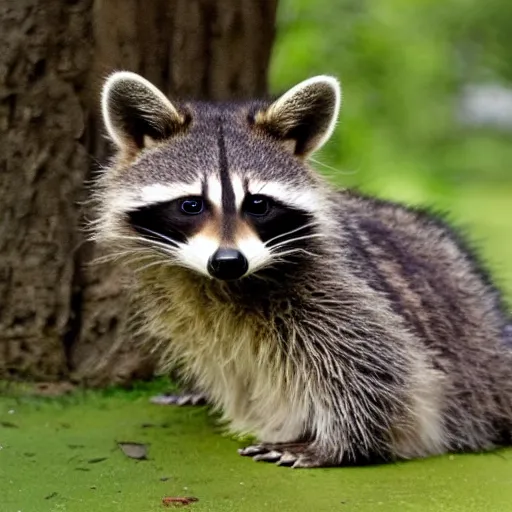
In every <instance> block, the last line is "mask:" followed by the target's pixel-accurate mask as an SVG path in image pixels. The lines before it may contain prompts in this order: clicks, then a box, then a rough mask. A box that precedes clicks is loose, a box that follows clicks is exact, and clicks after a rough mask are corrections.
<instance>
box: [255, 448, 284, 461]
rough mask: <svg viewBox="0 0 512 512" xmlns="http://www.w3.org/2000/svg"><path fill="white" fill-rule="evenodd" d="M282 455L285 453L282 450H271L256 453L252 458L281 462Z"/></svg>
mask: <svg viewBox="0 0 512 512" xmlns="http://www.w3.org/2000/svg"><path fill="white" fill-rule="evenodd" d="M282 456H283V454H282V453H281V452H278V451H277V450H270V451H268V452H266V453H260V454H258V455H254V457H253V458H252V460H255V461H264V462H279V461H280V460H281V457H282Z"/></svg>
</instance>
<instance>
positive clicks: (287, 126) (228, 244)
mask: <svg viewBox="0 0 512 512" xmlns="http://www.w3.org/2000/svg"><path fill="white" fill-rule="evenodd" d="M339 103H340V92H339V86H338V84H337V82H336V81H335V80H334V79H333V78H330V77H317V78H314V79H310V80H307V81H305V82H304V83H303V84H300V85H299V86H297V87H296V88H294V89H292V90H291V91H289V92H288V93H287V94H285V95H284V96H282V97H281V98H280V99H278V100H277V101H275V102H274V103H272V104H270V105H269V106H267V107H266V108H265V107H263V106H261V105H260V106H258V105H253V104H247V105H242V106H241V107H239V109H238V111H236V112H234V113H233V112H232V111H231V110H230V109H229V107H225V108H224V109H222V108H221V109H218V110H217V111H213V110H212V109H211V108H210V107H208V106H204V105H200V104H196V105H192V104H181V105H173V104H171V102H170V101H169V100H168V99H167V98H165V97H164V96H163V94H162V93H161V92H160V91H158V90H157V89H156V88H155V87H154V86H153V85H151V84H150V83H149V82H147V81H146V80H144V79H143V78H141V77H139V76H138V75H135V74H133V73H128V72H121V73H117V74H114V75H112V76H111V77H110V78H109V79H108V81H107V83H106V85H105V88H104V92H103V98H102V106H103V115H104V118H105V125H106V127H107V130H108V132H109V135H110V136H111V138H112V140H113V141H114V142H115V143H116V145H117V146H118V148H119V151H120V161H121V162H123V164H124V165H129V166H130V167H131V168H130V169H127V170H126V171H125V172H126V174H123V171H119V172H118V174H117V176H115V179H117V180H119V181H118V183H119V190H118V195H117V198H116V199H117V200H116V207H115V208H114V207H113V205H111V209H110V210H109V211H108V212H107V211H105V218H104V221H105V223H109V226H110V229H109V236H113V235H114V231H115V230H116V229H117V231H118V232H119V231H121V230H122V231H124V232H125V233H126V232H127V231H129V230H131V231H132V232H133V231H135V232H136V233H137V235H138V236H139V237H140V238H141V243H142V244H149V245H150V246H151V247H152V248H153V249H155V250H156V251H158V252H159V253H162V254H165V255H168V256H169V257H170V258H171V259H172V261H173V263H175V264H176V265H181V266H183V267H186V268H190V269H193V270H195V271H197V272H199V273H201V274H203V275H206V276H209V277H213V278H217V279H220V280H232V279H239V278H242V277H244V276H247V275H249V274H251V273H254V272H256V271H258V270H259V269H261V268H264V267H267V266H271V265H273V264H274V263H275V262H276V261H277V260H279V259H283V258H285V257H288V256H291V255H293V254H295V253H297V251H298V250H299V249H300V246H301V244H300V241H301V240H307V238H308V237H312V236H315V213H317V210H319V209H321V205H319V202H320V201H321V199H320V198H319V197H318V194H317V191H316V189H317V188H318V187H319V186H320V184H319V183H318V182H317V181H318V180H316V179H315V177H313V176H311V175H310V173H309V171H308V170H307V169H306V167H305V166H303V165H301V159H303V158H304V157H305V156H306V155H308V154H310V153H311V152H312V151H314V150H316V149H318V148H319V147H320V146H321V145H323V143H324V142H325V141H326V140H327V138H328V137H329V135H330V133H331V132H332V130H333V128H334V124H335V120H336V118H337V114H338V110H339ZM312 105H313V106H314V109H312V108H311V106H312ZM306 106H307V107H308V108H307V109H306V108H305V107H306ZM201 139H202V140H201ZM255 140H256V141H257V142H258V146H259V149H260V150H261V155H258V156H259V158H252V159H250V160H249V161H246V159H245V155H246V154H248V153H249V152H252V151H254V149H255V148H254V145H255V142H254V141H255ZM204 150H207V152H206V153H203V152H204ZM271 167H274V169H271ZM148 168H151V170H150V171H149V172H147V173H144V171H143V170H144V169H148ZM283 168H286V169H289V172H287V173H285V174H284V175H282V174H281V172H280V171H281V169H283ZM269 171H270V175H271V176H272V177H271V179H270V180H268V175H269ZM292 173H294V174H292ZM136 179H137V181H136ZM123 224H124V225H123ZM104 232H105V230H104ZM142 239H143V240H142Z"/></svg>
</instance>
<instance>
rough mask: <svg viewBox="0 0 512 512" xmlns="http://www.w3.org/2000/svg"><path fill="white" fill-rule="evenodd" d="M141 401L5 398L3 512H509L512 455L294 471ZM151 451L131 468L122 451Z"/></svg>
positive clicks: (117, 396)
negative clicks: (171, 503)
mask: <svg viewBox="0 0 512 512" xmlns="http://www.w3.org/2000/svg"><path fill="white" fill-rule="evenodd" d="M151 391H154V390H146V391H140V390H139V391H135V392H125V391H114V392H101V393H93V392H87V393H85V394H75V395H72V396H71V397H65V398H57V399H46V398H45V399H43V398H28V397H20V396H12V395H11V396H6V393H4V396H3V397H2V398H0V446H1V450H0V511H1V512H60V511H67V512H82V511H83V512H103V511H104V512H153V511H162V510H169V509H167V508H166V507H164V505H163V504H162V498H163V497H164V496H194V497H196V498H198V499H199V501H198V502H196V503H193V504H191V505H188V506H186V507H183V509H186V510H191V511H244V512H245V511H247V512H252V511H258V512H259V511H263V510H268V511H293V512H302V511H326V512H327V511H340V512H345V511H382V512H388V511H390V512H391V511H393V512H394V511H402V510H403V511H436V512H437V511H439V512H442V511H454V512H455V511H461V512H462V511H464V512H472V511H474V512H487V511H489V512H491V511H492V512H501V511H511V510H512V450H510V451H507V450H505V451H501V452H499V453H492V454H485V455H455V456H445V457H438V458H433V459H429V460H422V461H414V462H408V463H400V464H394V465H387V466H378V467H365V468H336V469H321V470H292V469H289V468H281V467H277V466H274V465H271V464H266V463H256V462H253V461H252V460H250V459H246V458H242V457H240V456H238V455H237V453H236V449H237V448H238V446H239V443H238V442H237V441H235V440H232V439H230V438H228V437H226V436H223V435H222V434H221V432H220V430H219V428H218V427H217V426H216V423H215V421H214V419H213V418H212V417H211V416H209V415H208V413H207V411H206V409H204V408H173V407H162V406H156V405H152V404H150V403H149V402H148V396H149V393H150V392H151ZM127 441H128V442H139V443H144V444H146V445H147V446H148V449H149V452H148V455H149V458H148V460H142V461H138V460H134V459H130V458H128V457H127V456H126V455H124V454H123V452H122V451H121V450H120V449H119V447H118V446H117V444H116V443H117V442H127Z"/></svg>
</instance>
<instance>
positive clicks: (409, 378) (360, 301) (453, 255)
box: [95, 91, 512, 467]
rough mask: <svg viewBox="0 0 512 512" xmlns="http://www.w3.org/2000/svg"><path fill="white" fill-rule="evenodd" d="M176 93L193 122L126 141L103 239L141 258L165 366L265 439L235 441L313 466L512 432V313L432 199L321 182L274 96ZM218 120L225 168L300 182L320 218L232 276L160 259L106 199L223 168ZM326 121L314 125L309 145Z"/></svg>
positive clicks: (150, 325)
mask: <svg viewBox="0 0 512 512" xmlns="http://www.w3.org/2000/svg"><path fill="white" fill-rule="evenodd" d="M328 92H329V91H328ZM329 94H330V92H329ZM326 104H330V105H331V107H332V101H331V102H330V103H329V102H328V101H327V103H326ZM175 107H176V110H177V111H178V112H181V113H186V115H187V116H189V117H190V119H191V122H190V125H189V126H188V127H187V129H186V130H184V131H183V132H180V133H179V134H176V135H174V136H172V137H170V138H169V139H168V140H163V141H161V142H159V143H157V144H156V145H155V146H151V147H150V148H149V149H146V150H143V151H142V152H140V153H137V154H136V155H133V154H131V155H129V154H127V153H123V150H122V148H121V151H120V155H119V157H118V158H117V160H116V161H115V162H113V164H112V168H111V169H107V170H106V171H105V173H104V175H103V177H102V179H101V181H100V183H99V186H98V189H97V194H96V195H97V199H98V204H99V213H100V216H99V219H98V221H97V223H96V225H95V232H96V238H97V239H98V240H99V241H103V242H104V243H107V244H108V245H109V246H110V247H111V248H113V249H115V250H116V251H117V252H116V253H114V256H118V257H120V258H121V259H122V260H125V261H124V263H125V264H126V265H127V266H128V267H129V268H131V269H133V271H134V282H133V283H131V285H132V291H133V295H134V297H136V298H137V300H139V301H140V307H141V314H142V315H143V316H142V318H143V322H142V325H143V327H144V329H146V330H147V331H148V332H150V333H151V335H152V336H153V338H152V339H155V338H156V339H158V340H159V347H160V349H161V350H162V352H163V356H162V369H163V370H165V369H169V368H171V367H172V366H174V365H175V364H177V363H179V364H180V366H181V367H182V368H183V371H184V375H185V376H186V377H187V378H188V379H190V380H191V381H193V382H194V385H195V386H197V387H198V389H200V390H202V391H203V392H204V393H205V394H206V395H207V396H208V397H209V400H210V402H211V403H213V405H214V406H216V407H217V408H218V409H220V410H221V411H223V413H224V417H225V419H226V420H228V421H229V422H230V425H231V428H232V430H233V431H235V432H240V433H250V434H254V435H256V436H257V437H258V438H259V439H260V441H261V443H260V444H259V445H257V446H254V447H249V448H246V449H244V450H242V451H241V454H242V455H246V456H251V457H254V458H255V459H256V460H267V461H272V462H277V463H279V464H282V465H293V467H318V466H330V465H339V464H349V463H361V462H367V461H374V460H393V459H397V458H414V457H424V456H430V455H434V454H441V453H445V452H450V451H479V450H491V449H494V448H496V447H497V446H500V445H504V444H508V443H510V440H511V433H512V350H511V349H512V344H511V342H510V339H511V336H510V332H511V327H510V319H509V317H508V314H507V312H506V310H505V307H504V305H503V302H502V299H501V296H500V293H499V292H498V291H497V290H496V289H495V287H494V286H493V285H492V282H491V280H490V278H489V277H488V275H487V273H486V272H484V271H482V269H481V265H480V264H479V263H478V262H477V260H476V259H475V258H474V256H473V253H472V251H471V250H469V249H468V248H467V247H466V244H465V243H464V242H463V241H461V239H460V237H459V236H458V235H457V234H456V233H455V232H454V231H453V230H452V229H451V228H450V227H448V225H447V224H446V223H445V222H444V221H443V220H442V219H441V218H440V217H439V216H436V215H433V214H432V213H430V212H426V211H420V210H415V209H410V208H407V207H404V206H401V205H399V204H395V203H392V202H385V201H380V200H377V199H374V198H371V197H366V196H364V195H363V194H359V193H357V192H355V191H343V190H341V191H337V190H334V189H333V188H331V187H330V186H329V185H328V184H327V183H325V182H324V180H323V179H322V178H321V177H320V175H318V174H317V173H315V172H314V171H312V170H311V169H310V168H309V167H308V165H307V163H306V161H305V159H304V158H303V157H302V153H301V152H300V151H298V152H297V147H298V146H297V145H293V144H292V145H289V144H287V143H286V141H283V140H280V136H279V134H278V135H276V132H275V130H271V131H270V132H269V131H268V127H267V126H266V122H267V121H268V113H269V112H271V111H272V107H271V103H270V102H247V103H240V104H236V105H235V104H229V105H212V104H200V103H181V104H179V103H176V104H175ZM288 108H292V109H293V108H294V107H293V102H292V105H291V106H288ZM300 108H301V109H302V112H304V111H306V114H307V108H305V107H304V105H303V104H301V105H300ZM285 117H286V119H290V118H294V116H293V115H291V116H285ZM296 118H298V119H299V121H300V118H301V116H300V115H299V116H298V117H297V116H296ZM306 119H309V118H308V117H307V116H306ZM251 120H254V121H255V122H252V121H251ZM219 123H221V124H222V126H223V133H224V144H225V147H226V153H227V162H228V164H229V172H230V173H231V176H235V175H236V176H241V177H242V178H243V179H247V180H249V181H250V180H258V181H259V182H267V181H271V182H274V183H278V184H281V186H282V194H283V198H286V197H287V194H289V195H290V197H291V195H292V192H291V191H297V190H303V191H304V193H306V192H307V194H309V195H305V196H304V197H308V198H311V204H310V205H309V206H308V207H309V210H308V214H309V215H311V216H312V218H313V222H312V228H311V229H312V232H311V233H310V234H309V235H308V236H307V237H304V240H300V241H297V242H296V243H299V244H300V247H299V249H294V252H293V253H292V254H291V256H288V255H285V256H282V255H281V257H280V256H279V254H278V253H272V251H271V255H270V257H269V259H268V261H267V262H266V263H265V265H263V266H262V267H261V268H259V269H258V270H255V271H254V273H252V274H249V275H247V276H244V277H243V278H242V279H239V280H237V281H233V282H231V281H228V282H224V281H217V280H215V279H210V278H208V277H207V276H205V275H202V274H201V273H200V272H196V271H194V270H191V269H190V268H187V266H186V265H185V264H184V263H183V262H181V261H179V259H177V258H174V257H169V258H168V259H167V260H166V259H165V258H164V259H162V255H161V253H159V252H158V247H154V246H151V244H150V243H147V241H145V240H142V239H141V238H140V237H135V236H134V233H133V231H132V230H131V229H130V227H129V226H128V225H127V223H126V219H125V217H124V215H123V211H122V205H121V206H120V205H119V204H117V203H116V205H114V203H115V201H114V199H115V198H117V197H119V195H120V194H121V192H123V193H124V192H131V193H133V194H136V191H137V190H138V189H140V188H141V187H143V186H146V185H151V184H154V183H162V184H165V185H169V184H170V185H172V184H173V183H175V182H176V181H180V182H190V183H192V182H193V181H194V180H195V179H197V178H198V176H203V175H204V176H211V175H216V174H218V172H219V169H218V166H219V160H218V153H217V150H216V148H217V146H218V145H217V136H218V129H217V127H218V124H219ZM327 124H328V123H327ZM325 126H326V122H323V123H319V124H318V130H320V132H322V130H325ZM320 132H318V133H316V132H314V131H313V132H306V135H307V137H308V138H307V142H306V143H305V144H306V145H304V144H303V145H302V147H303V148H304V147H307V148H308V151H307V153H309V152H311V151H312V150H314V148H315V147H317V146H314V147H313V146H311V145H309V142H311V143H312V144H313V145H314V144H316V143H317V142H318V141H319V140H320V139H321V138H322V133H323V132H322V133H320ZM287 133H290V132H287ZM293 133H295V132H293ZM319 133H320V135H319ZM301 136H304V132H303V133H301ZM315 141H316V142H315ZM303 142H304V141H303ZM294 194H295V192H294ZM295 195H296V194H295ZM281 199H282V198H281ZM290 200H291V199H290ZM300 201H303V198H301V199H300ZM171 252H172V251H171ZM133 258H135V259H133ZM290 259H291V260H292V261H290Z"/></svg>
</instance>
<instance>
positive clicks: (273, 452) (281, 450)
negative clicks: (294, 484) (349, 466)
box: [238, 443, 329, 468]
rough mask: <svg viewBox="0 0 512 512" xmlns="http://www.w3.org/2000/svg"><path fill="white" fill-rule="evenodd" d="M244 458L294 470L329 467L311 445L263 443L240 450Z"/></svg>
mask: <svg viewBox="0 0 512 512" xmlns="http://www.w3.org/2000/svg"><path fill="white" fill-rule="evenodd" d="M238 453H239V454H240V455H242V456H243V457H252V459H253V460H255V461H264V462H273V463H275V464H277V465H278V466H289V467H292V468H317V467H322V466H326V465H329V464H327V463H326V461H324V460H323V458H322V457H319V456H317V455H316V454H315V452H314V450H312V448H311V443H276V444H272V443H262V444H257V445H252V446H247V447H246V448H242V449H240V450H238Z"/></svg>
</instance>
